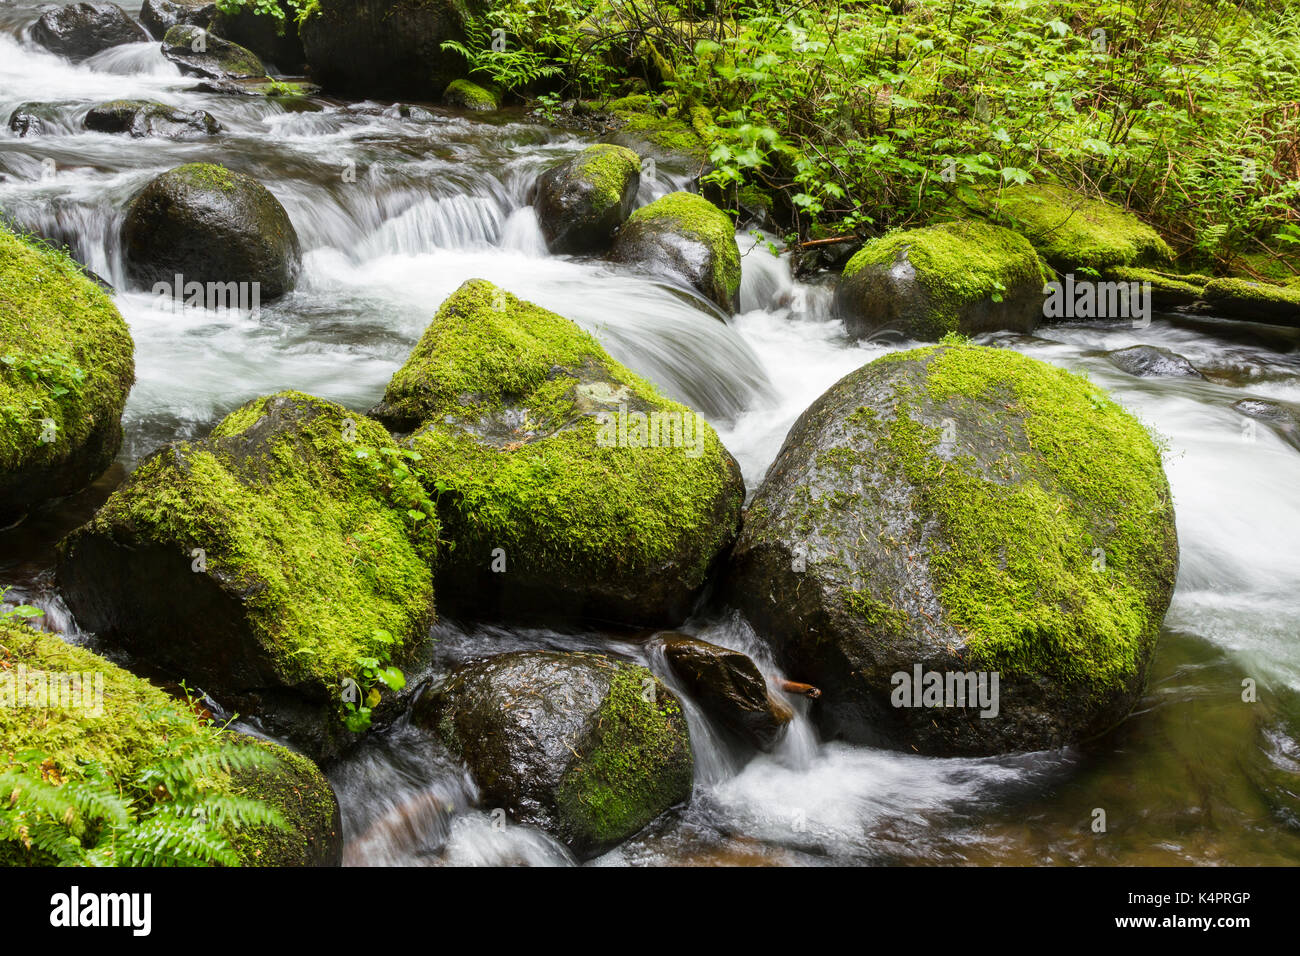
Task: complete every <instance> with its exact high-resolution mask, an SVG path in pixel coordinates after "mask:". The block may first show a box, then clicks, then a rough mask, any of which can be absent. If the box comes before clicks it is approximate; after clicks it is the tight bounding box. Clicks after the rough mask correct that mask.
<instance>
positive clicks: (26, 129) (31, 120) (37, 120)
mask: <svg viewBox="0 0 1300 956" xmlns="http://www.w3.org/2000/svg"><path fill="white" fill-rule="evenodd" d="M58 115H59V108H58V107H57V106H55V105H54V104H52V103H20V104H19V105H18V106H17V107H16V108H15V109H14V111H13V112H12V113H10V114H9V129H10V130H12V131H13V132H15V133H17V134H18V135H19V136H39V135H41V134H43V133H52V132H54V131H55V130H57V129H59V125H60V124H59V122H58Z"/></svg>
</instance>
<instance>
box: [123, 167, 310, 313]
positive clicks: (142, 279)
mask: <svg viewBox="0 0 1300 956" xmlns="http://www.w3.org/2000/svg"><path fill="white" fill-rule="evenodd" d="M122 251H123V254H124V256H125V258H126V267H127V275H128V276H129V277H130V278H131V279H132V281H134V282H136V283H138V284H140V285H143V286H150V285H153V284H155V283H158V282H165V283H173V282H174V281H175V277H176V276H177V275H181V276H183V277H184V280H185V281H186V282H190V281H196V282H201V283H205V284H206V283H232V282H233V283H250V284H251V283H257V288H258V293H259V298H260V300H261V301H267V300H270V299H274V298H276V297H277V296H280V295H283V294H284V293H285V292H288V291H289V290H290V289H291V288H293V284H294V282H295V281H296V280H297V278H298V271H299V269H300V268H301V264H302V252H301V247H300V245H299V243H298V233H297V232H296V231H295V230H294V228H293V223H292V222H290V221H289V214H288V213H286V212H285V211H284V207H283V206H281V205H280V201H279V200H278V199H276V198H275V196H273V195H271V192H270V190H268V189H267V188H266V187H265V186H263V185H262V184H261V183H259V182H258V181H257V180H255V179H253V178H252V177H251V176H246V175H244V174H243V173H236V172H232V171H231V170H229V169H226V168H224V167H222V166H213V165H210V164H208V163H190V164H187V165H185V166H178V167H176V168H175V169H173V170H170V171H168V172H165V173H163V174H162V175H160V176H157V177H155V178H154V179H153V180H151V181H150V182H149V184H148V185H147V186H145V187H144V189H143V190H141V191H140V192H139V193H138V194H137V195H136V197H135V198H134V199H133V200H131V205H130V207H129V208H128V209H127V213H126V221H125V223H124V224H123V226H122Z"/></svg>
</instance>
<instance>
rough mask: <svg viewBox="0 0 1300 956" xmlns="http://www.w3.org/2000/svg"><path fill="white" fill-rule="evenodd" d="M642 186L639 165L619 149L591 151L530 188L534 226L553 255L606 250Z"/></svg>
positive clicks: (552, 170)
mask: <svg viewBox="0 0 1300 956" xmlns="http://www.w3.org/2000/svg"><path fill="white" fill-rule="evenodd" d="M640 186H641V160H640V157H638V156H637V154H636V153H634V152H632V151H631V150H630V149H624V148H623V147H621V146H610V145H599V146H590V147H588V148H587V149H584V150H583V151H582V152H581V153H578V155H576V156H574V157H572V158H571V159H567V160H565V161H564V162H562V163H560V164H559V165H557V166H552V167H551V168H550V169H548V170H547V171H546V172H544V173H542V175H541V176H540V177H539V178H538V180H537V184H536V185H535V186H534V187H533V188H534V190H535V197H534V199H533V205H534V206H535V207H536V209H537V220H538V222H539V224H540V225H541V228H542V235H543V236H544V237H545V239H546V246H547V248H548V249H549V250H550V251H551V252H553V253H583V252H596V251H600V250H603V249H606V248H608V247H609V244H610V242H611V240H612V239H613V237H614V230H616V229H617V228H618V227H619V226H621V225H622V224H623V222H624V221H625V220H626V219H627V217H628V215H629V214H630V213H631V212H632V206H633V204H634V203H635V202H636V193H637V189H638V188H640Z"/></svg>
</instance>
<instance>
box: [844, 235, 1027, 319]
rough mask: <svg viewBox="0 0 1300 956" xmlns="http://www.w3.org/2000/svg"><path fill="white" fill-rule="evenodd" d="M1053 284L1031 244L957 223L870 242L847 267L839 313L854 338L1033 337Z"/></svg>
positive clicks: (1023, 239) (1017, 237) (1020, 239)
mask: <svg viewBox="0 0 1300 956" xmlns="http://www.w3.org/2000/svg"><path fill="white" fill-rule="evenodd" d="M1046 278H1047V276H1046V274H1045V273H1044V270H1043V268H1042V264H1041V263H1040V261H1039V259H1038V254H1037V253H1036V252H1035V251H1034V248H1033V246H1031V245H1030V244H1029V242H1028V241H1027V240H1026V239H1025V238H1024V237H1023V236H1020V235H1018V234H1017V233H1014V232H1012V231H1011V230H1009V229H1003V228H1001V227H999V226H991V225H988V224H987V223H979V222H949V223H943V224H941V225H937V226H927V227H925V228H923V229H908V230H905V231H903V232H896V233H892V234H891V235H888V236H884V237H883V238H880V239H873V240H872V241H870V242H868V243H867V244H866V245H864V246H863V247H862V248H861V249H860V250H859V251H858V252H857V254H855V255H854V256H853V258H852V259H850V260H849V262H848V264H847V265H846V266H845V267H844V272H843V273H842V274H841V276H840V280H839V282H838V283H837V284H836V286H835V298H834V300H833V303H832V309H833V311H834V314H835V316H836V317H837V318H839V319H841V320H843V322H844V326H845V328H846V329H847V331H848V333H849V335H850V336H851V337H853V338H869V337H871V336H873V335H877V334H879V333H895V334H897V335H901V336H902V337H904V338H909V339H921V340H935V339H938V338H941V337H942V336H944V335H945V334H947V333H949V332H960V333H963V334H967V335H970V334H974V333H977V332H996V331H1004V330H1006V331H1015V332H1026V333H1027V332H1032V331H1033V330H1034V329H1035V328H1036V327H1037V326H1038V323H1039V321H1041V319H1042V317H1043V302H1044V297H1043V284H1044V281H1045V280H1046Z"/></svg>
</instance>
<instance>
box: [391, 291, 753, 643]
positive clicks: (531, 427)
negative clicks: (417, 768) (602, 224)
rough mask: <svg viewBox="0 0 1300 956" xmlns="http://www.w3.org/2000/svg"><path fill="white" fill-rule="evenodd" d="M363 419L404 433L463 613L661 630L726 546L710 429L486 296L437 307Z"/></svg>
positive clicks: (543, 314) (730, 481)
mask: <svg viewBox="0 0 1300 956" xmlns="http://www.w3.org/2000/svg"><path fill="white" fill-rule="evenodd" d="M372 414H374V415H375V416H376V417H377V418H379V420H380V421H382V422H384V423H385V424H386V425H388V426H389V427H390V428H392V429H394V430H396V431H401V432H407V431H410V430H412V429H418V430H416V431H415V433H414V434H413V435H412V436H411V437H410V439H409V441H408V442H407V444H408V445H409V446H410V447H411V448H413V449H414V450H415V451H417V452H418V453H419V454H420V455H421V456H422V460H421V461H419V462H417V463H416V468H417V469H418V470H419V471H420V473H421V474H422V475H423V476H424V480H425V482H426V485H427V486H428V488H429V489H430V493H431V494H435V493H436V494H438V495H439V496H440V497H439V513H440V516H441V517H442V521H443V535H444V537H446V538H447V539H448V540H449V541H451V542H454V547H453V548H452V549H451V550H450V552H449V553H447V554H445V555H443V556H442V559H441V560H440V563H439V578H438V581H439V593H440V594H444V595H446V596H447V598H448V599H449V600H451V601H452V602H454V603H455V605H456V606H457V607H458V608H460V609H461V610H467V611H473V612H475V613H481V614H490V615H503V616H544V617H558V618H574V619H579V620H614V621H625V622H628V623H633V624H651V625H653V624H661V623H676V622H677V621H680V620H681V619H682V618H683V617H685V615H686V614H687V613H688V612H689V611H690V608H691V606H692V604H693V603H694V600H695V598H696V596H697V595H698V594H699V592H700V590H701V589H702V588H703V586H704V583H705V581H706V579H707V577H708V574H709V570H710V568H711V567H712V566H713V564H714V562H715V560H716V559H717V558H718V555H719V554H720V553H721V552H722V551H723V550H725V549H726V547H727V546H728V545H729V544H730V543H731V541H732V540H733V539H734V537H735V532H736V527H737V524H738V521H739V515H740V505H741V501H742V500H743V497H744V483H743V481H742V480H741V477H740V470H739V467H738V466H737V465H736V462H735V460H734V459H733V458H732V457H731V455H730V454H729V453H728V452H727V450H726V449H725V448H724V447H723V446H722V443H721V441H720V440H719V439H718V436H717V434H716V433H715V432H714V430H713V429H712V427H710V426H709V425H708V423H706V422H705V421H704V420H703V419H702V418H701V417H699V416H698V415H697V414H696V413H695V412H693V411H692V410H691V409H689V408H687V407H686V406H684V405H680V404H678V403H676V402H672V401H669V400H667V399H665V398H664V397H663V396H661V395H660V394H659V393H658V392H657V391H656V390H655V388H654V387H653V386H652V385H651V384H650V383H649V382H647V381H645V380H644V379H642V378H640V377H639V376H637V375H634V374H633V373H632V372H630V371H628V370H627V369H626V368H624V367H623V366H622V365H620V364H618V363H617V362H615V361H614V360H613V359H611V358H610V357H609V355H608V354H607V353H606V352H605V350H604V349H603V348H601V346H600V344H599V343H598V342H597V341H596V340H595V339H594V338H592V336H590V335H589V334H587V333H586V332H584V331H583V330H582V329H580V328H579V327H578V326H576V325H575V324H573V323H572V322H570V321H569V320H568V319H565V318H563V317H561V316H558V315H555V314H554V313H551V312H547V311H546V310H545V309H541V308H539V307H537V306H535V305H532V304H530V303H528V302H523V301H520V300H519V299H517V298H515V297H514V296H513V295H510V294H508V293H506V292H504V291H503V290H500V289H498V288H496V287H495V286H493V285H492V284H490V283H488V282H484V281H482V280H477V279H475V280H471V281H469V282H467V283H465V284H464V285H463V286H461V287H460V289H458V290H457V291H456V293H455V294H453V295H452V296H451V297H450V298H449V299H448V300H447V301H446V302H444V303H443V305H442V308H441V309H440V310H439V311H438V314H437V316H435V317H434V320H433V322H432V324H431V325H430V326H429V328H428V329H427V330H426V331H425V333H424V335H423V337H422V338H421V339H420V341H419V343H418V344H417V345H416V347H415V350H414V351H413V352H412V353H411V356H410V358H409V359H408V360H407V362H406V364H405V365H403V366H402V368H400V369H399V370H398V371H397V373H396V374H395V375H394V376H393V379H392V381H391V382H390V383H389V385H388V389H387V391H386V392H385V394H384V399H383V401H382V403H381V404H380V405H379V406H377V407H376V408H375V410H374V411H373V412H372ZM652 415H653V416H655V418H654V419H651V418H650V416H652ZM638 416H639V417H638ZM620 421H621V422H625V423H627V424H628V425H629V426H632V427H631V430H629V431H627V432H623V433H619V431H618V424H619V422H620ZM637 422H642V423H643V424H644V425H646V426H647V428H646V429H645V431H644V432H643V431H641V430H640V429H639V427H638V426H636V423H637ZM651 422H656V423H658V425H659V427H658V428H656V429H654V434H650V433H649V428H648V426H649V425H650V423H651ZM674 422H679V423H681V425H682V428H681V429H680V430H678V431H676V432H674V431H673V430H672V424H673V423H674ZM642 439H646V440H647V441H646V442H645V443H643V444H641V445H637V444H636V442H638V441H641V440H642ZM649 439H657V442H656V444H655V445H653V446H651V445H649V441H648V440H649Z"/></svg>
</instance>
